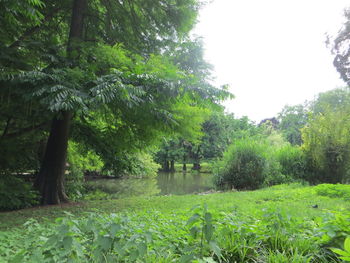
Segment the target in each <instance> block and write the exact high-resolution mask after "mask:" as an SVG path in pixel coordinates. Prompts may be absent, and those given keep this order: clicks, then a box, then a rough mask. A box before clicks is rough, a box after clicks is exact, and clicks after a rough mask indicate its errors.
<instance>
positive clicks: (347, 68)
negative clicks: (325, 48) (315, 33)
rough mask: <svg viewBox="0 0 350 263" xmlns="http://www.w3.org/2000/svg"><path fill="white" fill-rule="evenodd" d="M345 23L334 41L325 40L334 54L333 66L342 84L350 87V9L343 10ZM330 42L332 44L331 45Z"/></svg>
mask: <svg viewBox="0 0 350 263" xmlns="http://www.w3.org/2000/svg"><path fill="white" fill-rule="evenodd" d="M344 16H345V19H346V22H345V23H344V26H343V28H342V29H341V30H340V31H339V33H338V35H337V36H336V37H335V39H333V40H330V39H328V40H327V43H328V44H331V48H332V53H333V54H334V60H333V64H334V66H335V68H336V69H337V71H338V72H339V74H340V77H341V78H342V79H343V80H344V82H345V83H346V84H347V85H348V86H350V46H349V41H350V9H347V10H345V12H344ZM331 42H332V43H331Z"/></svg>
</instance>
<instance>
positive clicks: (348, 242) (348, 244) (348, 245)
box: [344, 237, 350, 253]
mask: <svg viewBox="0 0 350 263" xmlns="http://www.w3.org/2000/svg"><path fill="white" fill-rule="evenodd" d="M344 249H345V250H346V251H347V252H349V253H350V237H347V238H346V239H345V241H344Z"/></svg>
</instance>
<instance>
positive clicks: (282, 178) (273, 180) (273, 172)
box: [264, 149, 293, 186]
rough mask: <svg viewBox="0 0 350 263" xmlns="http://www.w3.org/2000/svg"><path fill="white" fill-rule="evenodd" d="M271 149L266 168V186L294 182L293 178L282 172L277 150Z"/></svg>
mask: <svg viewBox="0 0 350 263" xmlns="http://www.w3.org/2000/svg"><path fill="white" fill-rule="evenodd" d="M272 150H273V149H270V153H269V154H268V158H267V159H266V165H265V168H264V175H265V179H264V186H273V185H278V184H287V183H291V182H293V178H292V177H291V176H289V175H285V174H283V173H282V166H281V164H280V163H279V162H278V160H277V159H276V157H275V152H272Z"/></svg>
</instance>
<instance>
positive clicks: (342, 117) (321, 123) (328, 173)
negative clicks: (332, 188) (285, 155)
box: [302, 110, 350, 183]
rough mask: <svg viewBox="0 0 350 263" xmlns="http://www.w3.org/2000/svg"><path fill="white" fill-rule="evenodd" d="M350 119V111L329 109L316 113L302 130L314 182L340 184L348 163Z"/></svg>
mask: <svg viewBox="0 0 350 263" xmlns="http://www.w3.org/2000/svg"><path fill="white" fill-rule="evenodd" d="M349 127H350V122H349V118H348V111H344V110H335V111H331V110H328V111H326V112H324V113H320V114H316V115H314V116H313V117H312V119H311V120H310V121H309V123H308V125H307V126H306V127H305V128H304V129H303V130H302V137H303V141H304V144H303V146H302V148H303V150H304V151H305V153H306V155H307V158H308V166H309V167H310V169H311V171H312V173H311V174H310V177H309V178H308V179H307V180H309V181H311V182H313V183H315V182H321V183H341V182H343V181H344V180H346V176H347V169H348V165H349V157H350V155H349V150H348V149H349V147H350V136H349V133H348V129H349Z"/></svg>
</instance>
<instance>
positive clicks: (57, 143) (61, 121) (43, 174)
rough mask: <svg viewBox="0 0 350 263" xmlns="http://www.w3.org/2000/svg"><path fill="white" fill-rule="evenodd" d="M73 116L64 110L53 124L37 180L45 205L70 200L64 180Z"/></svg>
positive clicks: (36, 183)
mask: <svg viewBox="0 0 350 263" xmlns="http://www.w3.org/2000/svg"><path fill="white" fill-rule="evenodd" d="M71 118H72V114H71V113H70V112H63V113H62V116H59V117H56V118H54V119H53V121H52V124H51V130H50V135H49V139H48V142H47V146H46V151H45V156H44V160H43V163H42V165H41V168H40V171H39V174H38V176H37V178H36V180H35V187H36V188H37V189H38V190H39V192H40V193H41V203H42V204H45V205H49V204H59V203H61V202H67V201H68V199H67V196H66V194H65V192H64V186H63V182H64V173H65V168H66V157H67V146H68V134H69V126H70V122H71Z"/></svg>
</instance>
